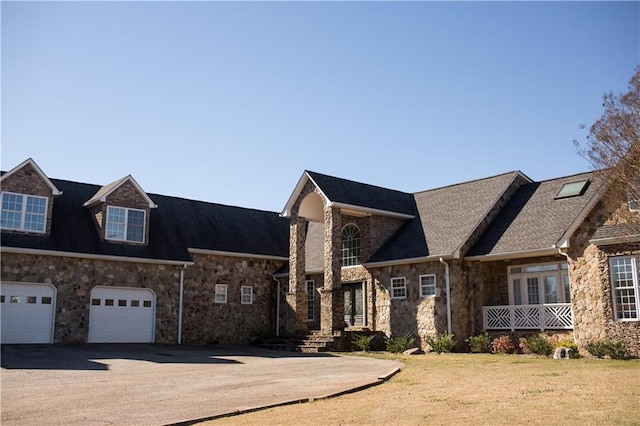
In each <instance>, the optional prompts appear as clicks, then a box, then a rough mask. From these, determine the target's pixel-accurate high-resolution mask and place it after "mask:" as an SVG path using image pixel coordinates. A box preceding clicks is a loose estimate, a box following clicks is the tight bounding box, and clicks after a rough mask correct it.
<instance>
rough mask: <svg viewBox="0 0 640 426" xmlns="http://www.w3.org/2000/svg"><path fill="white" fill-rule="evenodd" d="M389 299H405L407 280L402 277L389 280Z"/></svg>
mask: <svg viewBox="0 0 640 426" xmlns="http://www.w3.org/2000/svg"><path fill="white" fill-rule="evenodd" d="M391 298H392V299H406V298H407V280H406V279H405V278H404V277H398V278H391Z"/></svg>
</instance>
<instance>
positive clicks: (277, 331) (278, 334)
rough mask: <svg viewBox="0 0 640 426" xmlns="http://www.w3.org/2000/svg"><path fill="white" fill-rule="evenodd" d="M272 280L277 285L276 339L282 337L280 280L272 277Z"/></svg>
mask: <svg viewBox="0 0 640 426" xmlns="http://www.w3.org/2000/svg"><path fill="white" fill-rule="evenodd" d="M271 278H272V279H273V280H274V281H275V282H276V283H277V286H276V337H279V336H280V280H279V279H277V278H276V276H275V275H272V276H271Z"/></svg>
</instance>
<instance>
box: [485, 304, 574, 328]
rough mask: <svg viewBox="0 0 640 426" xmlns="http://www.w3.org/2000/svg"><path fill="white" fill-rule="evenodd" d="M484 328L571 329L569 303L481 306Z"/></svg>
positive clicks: (571, 314) (571, 321)
mask: <svg viewBox="0 0 640 426" xmlns="http://www.w3.org/2000/svg"><path fill="white" fill-rule="evenodd" d="M482 326H483V329H484V330H511V331H515V330H559V329H560V330H572V329H573V313H572V311H571V303H546V304H537V305H501V306H483V307H482Z"/></svg>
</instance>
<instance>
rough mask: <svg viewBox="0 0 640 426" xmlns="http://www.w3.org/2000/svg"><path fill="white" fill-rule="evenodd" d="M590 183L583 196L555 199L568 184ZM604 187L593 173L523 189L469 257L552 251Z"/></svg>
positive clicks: (517, 193) (485, 233)
mask: <svg viewBox="0 0 640 426" xmlns="http://www.w3.org/2000/svg"><path fill="white" fill-rule="evenodd" d="M582 179H589V180H590V184H589V186H588V187H587V189H586V191H585V192H584V194H583V195H580V196H575V197H569V198H561V199H555V197H556V194H557V193H558V192H559V191H560V189H561V188H562V186H563V185H564V184H565V183H570V182H576V181H579V180H582ZM599 186H600V182H599V180H597V178H596V177H595V176H594V174H593V173H582V174H578V175H573V176H566V177H562V178H557V179H551V180H547V181H542V182H533V183H530V184H527V185H523V186H521V187H520V188H519V189H518V191H517V192H516V194H515V195H514V196H513V197H512V198H511V199H510V200H509V202H508V203H507V204H506V205H505V207H504V208H503V209H502V210H501V211H500V213H499V214H498V216H497V217H496V219H495V220H494V221H493V222H492V223H491V225H490V226H489V227H488V229H487V230H486V231H485V232H484V234H483V235H482V237H481V238H480V240H479V241H478V242H477V243H476V244H475V245H474V247H472V248H471V250H469V253H468V255H469V256H478V255H496V254H505V253H513V252H522V251H528V250H538V249H547V248H552V247H553V245H554V244H556V243H558V242H559V240H560V239H561V238H562V236H563V234H564V233H565V232H566V231H567V230H568V229H569V227H570V226H571V224H572V223H573V222H574V221H575V220H576V219H577V218H578V217H579V215H580V213H581V212H582V211H583V209H584V208H585V207H586V206H587V204H588V203H589V201H590V200H591V199H592V198H593V197H594V196H595V195H596V193H597V190H598V188H599Z"/></svg>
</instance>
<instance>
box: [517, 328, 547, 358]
mask: <svg viewBox="0 0 640 426" xmlns="http://www.w3.org/2000/svg"><path fill="white" fill-rule="evenodd" d="M520 340H521V341H522V339H520ZM525 341H526V345H525V346H526V348H527V352H525V351H524V350H523V353H531V354H538V355H544V356H549V355H551V353H552V352H553V345H552V344H551V342H550V341H549V339H548V338H547V335H546V334H544V333H541V334H537V335H535V336H531V337H529V338H528V339H525ZM521 344H522V342H521ZM520 348H522V346H520Z"/></svg>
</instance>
